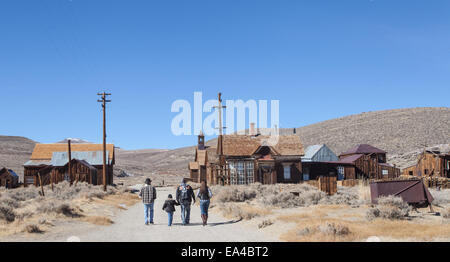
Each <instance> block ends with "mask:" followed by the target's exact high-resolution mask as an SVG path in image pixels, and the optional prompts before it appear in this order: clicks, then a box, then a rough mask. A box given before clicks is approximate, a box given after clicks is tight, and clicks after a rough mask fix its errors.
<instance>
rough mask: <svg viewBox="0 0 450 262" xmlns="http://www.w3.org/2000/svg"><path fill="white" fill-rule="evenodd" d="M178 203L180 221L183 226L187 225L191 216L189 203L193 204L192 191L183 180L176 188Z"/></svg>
mask: <svg viewBox="0 0 450 262" xmlns="http://www.w3.org/2000/svg"><path fill="white" fill-rule="evenodd" d="M176 199H177V201H178V203H180V205H181V221H182V223H183V225H188V224H189V220H190V216H191V203H192V201H194V203H195V194H194V190H193V189H192V187H191V186H190V185H187V184H186V179H184V178H183V181H182V182H181V185H180V186H179V187H178V188H177V197H176Z"/></svg>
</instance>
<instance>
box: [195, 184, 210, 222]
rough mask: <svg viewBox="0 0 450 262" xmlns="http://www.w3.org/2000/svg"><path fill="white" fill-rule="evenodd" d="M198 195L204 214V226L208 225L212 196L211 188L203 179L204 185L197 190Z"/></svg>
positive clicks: (202, 214) (202, 213) (201, 211)
mask: <svg viewBox="0 0 450 262" xmlns="http://www.w3.org/2000/svg"><path fill="white" fill-rule="evenodd" d="M197 197H198V198H199V199H200V214H201V216H202V221H203V226H206V225H207V224H208V209H209V203H210V199H211V198H212V192H211V189H209V187H208V185H207V184H206V181H202V185H201V186H200V189H199V190H198V192H197Z"/></svg>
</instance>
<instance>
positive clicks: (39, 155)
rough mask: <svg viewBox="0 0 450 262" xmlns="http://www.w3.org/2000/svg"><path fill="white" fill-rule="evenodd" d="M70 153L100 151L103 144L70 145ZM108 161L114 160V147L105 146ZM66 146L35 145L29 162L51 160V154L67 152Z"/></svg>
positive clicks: (110, 145)
mask: <svg viewBox="0 0 450 262" xmlns="http://www.w3.org/2000/svg"><path fill="white" fill-rule="evenodd" d="M71 149H72V151H83V152H86V151H102V150H103V144H72V145H71ZM106 150H108V152H109V153H108V156H109V160H110V161H111V160H112V159H114V145H113V144H107V145H106ZM67 151H68V145H67V144H36V146H35V147H34V150H33V153H32V155H31V158H30V160H51V159H52V157H53V152H67Z"/></svg>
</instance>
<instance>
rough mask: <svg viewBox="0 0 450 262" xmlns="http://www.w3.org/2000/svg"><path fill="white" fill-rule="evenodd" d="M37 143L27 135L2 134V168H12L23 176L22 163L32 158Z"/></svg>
mask: <svg viewBox="0 0 450 262" xmlns="http://www.w3.org/2000/svg"><path fill="white" fill-rule="evenodd" d="M35 144H36V142H35V141H33V140H30V139H28V138H25V137H20V136H0V168H3V167H7V168H10V169H12V170H14V171H15V172H16V173H17V174H18V175H19V176H20V177H22V176H23V166H22V165H23V164H24V163H25V162H27V161H28V160H30V156H31V153H32V152H33V149H34V145H35Z"/></svg>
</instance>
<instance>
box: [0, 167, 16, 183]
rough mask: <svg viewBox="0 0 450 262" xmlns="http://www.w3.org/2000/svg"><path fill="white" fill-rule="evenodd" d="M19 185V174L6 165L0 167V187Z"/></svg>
mask: <svg viewBox="0 0 450 262" xmlns="http://www.w3.org/2000/svg"><path fill="white" fill-rule="evenodd" d="M18 186H19V176H18V175H17V174H16V173H15V172H14V171H13V170H11V169H7V168H6V167H4V168H2V169H0V187H4V188H16V187H18Z"/></svg>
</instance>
